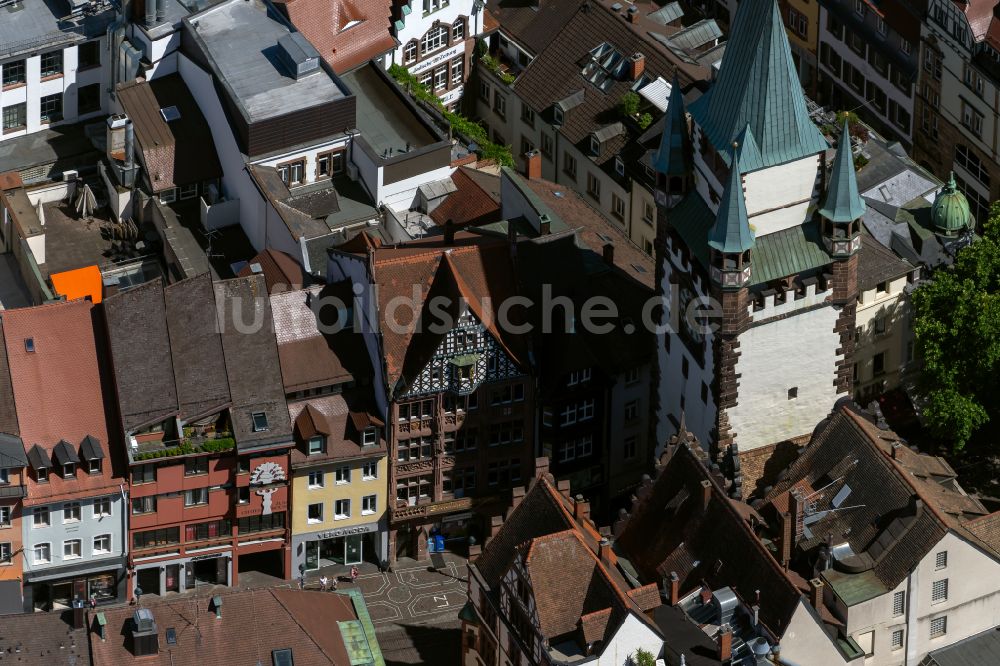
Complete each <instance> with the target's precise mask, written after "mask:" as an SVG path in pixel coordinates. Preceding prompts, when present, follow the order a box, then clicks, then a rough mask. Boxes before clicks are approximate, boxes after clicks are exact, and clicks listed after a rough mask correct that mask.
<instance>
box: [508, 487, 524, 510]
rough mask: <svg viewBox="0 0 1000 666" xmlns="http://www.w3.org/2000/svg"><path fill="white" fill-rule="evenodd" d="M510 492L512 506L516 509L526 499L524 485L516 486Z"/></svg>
mask: <svg viewBox="0 0 1000 666" xmlns="http://www.w3.org/2000/svg"><path fill="white" fill-rule="evenodd" d="M510 494H511V498H510V508H511V509H516V508H517V505H518V504H520V503H521V500H523V499H524V486H515V487H514V489H513V490H511V491H510Z"/></svg>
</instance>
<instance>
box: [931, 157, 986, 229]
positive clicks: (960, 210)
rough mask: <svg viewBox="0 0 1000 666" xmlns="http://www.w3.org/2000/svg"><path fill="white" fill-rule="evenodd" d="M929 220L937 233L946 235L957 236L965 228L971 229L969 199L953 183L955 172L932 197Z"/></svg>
mask: <svg viewBox="0 0 1000 666" xmlns="http://www.w3.org/2000/svg"><path fill="white" fill-rule="evenodd" d="M931 220H932V222H933V223H934V228H935V230H937V232H938V233H941V234H944V235H946V236H957V235H958V234H959V233H961V232H963V231H965V230H966V229H970V230H971V229H972V227H973V226H975V221H974V220H973V219H972V211H971V210H969V201H968V199H966V198H965V195H964V194H962V193H961V192H960V191H959V189H958V185H957V184H956V183H955V172H954V171H953V172H952V173H951V176H950V177H949V178H948V184H947V185H945V186H944V187H943V188H941V191H940V192H938V193H937V196H936V197H934V205H933V206H932V207H931Z"/></svg>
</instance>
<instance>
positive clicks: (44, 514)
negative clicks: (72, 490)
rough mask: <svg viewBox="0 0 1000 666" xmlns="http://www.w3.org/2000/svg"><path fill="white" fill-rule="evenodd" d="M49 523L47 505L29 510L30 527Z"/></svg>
mask: <svg viewBox="0 0 1000 666" xmlns="http://www.w3.org/2000/svg"><path fill="white" fill-rule="evenodd" d="M51 524H52V517H51V515H50V511H49V507H47V506H41V507H38V508H37V509H35V510H34V511H32V512H31V527H32V528H42V527H49V526H50V525H51Z"/></svg>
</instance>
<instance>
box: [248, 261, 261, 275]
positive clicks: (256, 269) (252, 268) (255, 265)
mask: <svg viewBox="0 0 1000 666" xmlns="http://www.w3.org/2000/svg"><path fill="white" fill-rule="evenodd" d="M250 272H251V273H253V274H255V275H258V274H260V273H263V272H264V267H263V266H261V265H260V264H259V263H257V262H256V261H255V262H254V263H252V264H250Z"/></svg>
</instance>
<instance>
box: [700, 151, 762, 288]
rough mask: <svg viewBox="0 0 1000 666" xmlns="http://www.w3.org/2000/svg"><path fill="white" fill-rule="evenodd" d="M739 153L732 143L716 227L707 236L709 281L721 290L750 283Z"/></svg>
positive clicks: (750, 236) (748, 235)
mask: <svg viewBox="0 0 1000 666" xmlns="http://www.w3.org/2000/svg"><path fill="white" fill-rule="evenodd" d="M742 152H743V151H742V149H741V148H740V146H739V144H738V143H735V142H734V143H733V152H732V156H731V158H730V162H731V163H732V168H730V169H729V180H728V181H727V182H726V189H725V191H724V192H723V193H722V200H721V201H720V202H719V212H718V213H717V214H716V216H715V224H714V225H712V228H711V229H710V230H709V232H708V247H709V252H710V255H711V256H710V258H709V263H710V269H711V275H712V280H714V281H715V282H716V283H717V284H719V285H721V287H722V288H723V289H726V290H731V289H742V288H743V287H745V286H746V285H747V284H748V283H749V281H750V249H751V248H752V247H753V246H754V236H753V232H752V231H751V230H750V218H749V216H748V215H747V202H746V197H745V196H744V194H743V174H742V172H741V171H740V163H741V162H742Z"/></svg>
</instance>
